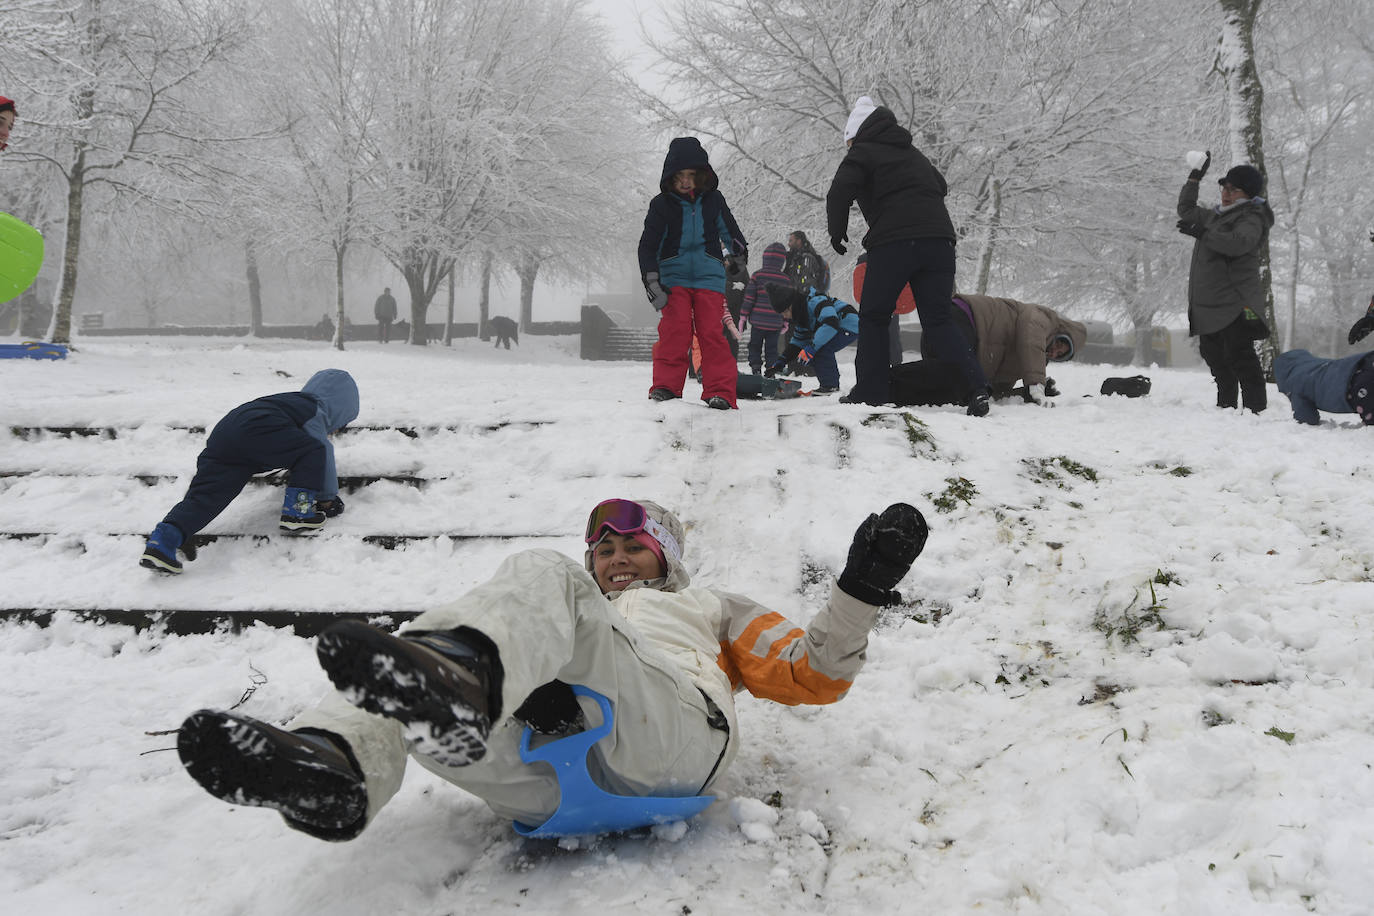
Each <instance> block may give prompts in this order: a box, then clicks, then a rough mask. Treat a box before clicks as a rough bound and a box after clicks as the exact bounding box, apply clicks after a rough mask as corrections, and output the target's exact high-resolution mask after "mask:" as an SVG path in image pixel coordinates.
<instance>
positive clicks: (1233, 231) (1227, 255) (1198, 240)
mask: <svg viewBox="0 0 1374 916" xmlns="http://www.w3.org/2000/svg"><path fill="white" fill-rule="evenodd" d="M1194 155H1197V154H1194ZM1205 157H1206V158H1204V159H1202V161H1200V162H1197V164H1196V165H1195V166H1194V168H1193V170H1192V171H1191V172H1189V173H1188V180H1187V181H1185V182H1184V183H1183V188H1182V190H1180V191H1179V192H1178V231H1179V232H1182V233H1183V234H1184V235H1186V236H1189V237H1191V238H1192V239H1194V241H1193V259H1192V265H1191V267H1190V268H1189V272H1188V333H1189V335H1191V336H1193V337H1196V338H1198V350H1199V351H1200V352H1201V354H1202V358H1203V360H1204V361H1205V362H1206V363H1207V368H1208V369H1209V370H1211V373H1212V379H1213V380H1214V381H1215V382H1216V386H1217V406H1218V407H1235V406H1236V390H1237V388H1239V390H1240V403H1241V405H1242V406H1243V407H1244V408H1245V409H1246V410H1251V411H1254V412H1255V413H1259V412H1260V411H1262V410H1264V408H1265V407H1266V406H1267V405H1268V394H1267V392H1266V390H1265V384H1264V370H1263V369H1262V368H1261V366H1260V361H1259V356H1258V355H1257V354H1256V353H1255V338H1254V337H1253V336H1252V335H1251V333H1250V326H1252V325H1253V324H1254V321H1248V322H1247V320H1246V317H1247V316H1246V312H1251V313H1252V314H1254V315H1256V316H1258V315H1262V314H1263V312H1264V287H1263V285H1262V284H1261V282H1260V252H1261V251H1263V250H1264V246H1265V243H1266V242H1267V240H1268V238H1269V227H1270V226H1272V225H1274V211H1273V210H1271V209H1270V208H1269V204H1268V203H1267V202H1266V201H1265V200H1264V198H1263V197H1261V196H1260V192H1261V191H1263V190H1264V176H1263V175H1261V174H1260V171H1259V169H1257V168H1255V167H1254V166H1253V165H1237V166H1234V167H1233V168H1232V169H1231V171H1229V172H1227V173H1226V175H1225V176H1224V177H1223V178H1221V179H1220V180H1219V181H1218V182H1217V183H1218V184H1219V185H1221V204H1220V205H1219V206H1213V207H1200V206H1198V202H1197V198H1198V186H1199V184H1200V183H1201V181H1202V178H1203V176H1204V175H1206V174H1207V167H1208V166H1209V165H1211V163H1212V154H1211V153H1206V154H1205Z"/></svg>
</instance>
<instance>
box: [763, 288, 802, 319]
mask: <svg viewBox="0 0 1374 916" xmlns="http://www.w3.org/2000/svg"><path fill="white" fill-rule="evenodd" d="M763 288H764V289H765V290H766V291H767V292H768V304H769V305H771V306H772V307H773V311H775V312H782V311H786V310H787V309H795V308H796V306H797V303H798V300H800V299H801V293H799V292H798V291H797V288H796V287H795V286H793V285H792V284H791V283H765V284H763ZM793 314H795V311H794V312H793Z"/></svg>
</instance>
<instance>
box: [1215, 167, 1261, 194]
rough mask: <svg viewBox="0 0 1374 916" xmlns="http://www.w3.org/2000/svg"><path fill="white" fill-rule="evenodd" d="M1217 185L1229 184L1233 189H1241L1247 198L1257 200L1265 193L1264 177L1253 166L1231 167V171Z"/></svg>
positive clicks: (1219, 179)
mask: <svg viewBox="0 0 1374 916" xmlns="http://www.w3.org/2000/svg"><path fill="white" fill-rule="evenodd" d="M1217 184H1229V185H1230V186H1231V187H1233V188H1240V189H1241V190H1242V191H1244V192H1245V196H1246V197H1250V198H1255V197H1259V196H1260V194H1261V192H1263V191H1264V176H1263V175H1261V174H1260V170H1259V169H1257V168H1255V167H1254V166H1253V165H1235V166H1232V167H1231V171H1229V172H1227V173H1226V174H1225V175H1223V176H1222V177H1221V178H1218V179H1217Z"/></svg>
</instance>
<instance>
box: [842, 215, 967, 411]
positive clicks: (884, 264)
mask: <svg viewBox="0 0 1374 916" xmlns="http://www.w3.org/2000/svg"><path fill="white" fill-rule="evenodd" d="M867 263H868V266H867V268H866V270H865V272H864V285H863V292H862V294H861V296H860V300H859V347H858V352H857V353H856V354H855V357H854V371H855V373H856V375H857V376H858V381H857V382H856V384H855V385H854V389H853V390H852V391H851V392H850V397H851V398H853V399H854V400H857V401H862V402H864V403H866V404H886V403H888V402H889V401H890V400H891V392H890V390H889V378H888V374H889V370H890V369H891V359H892V352H891V333H892V331H891V322H892V314H893V312H894V310H895V309H896V306H897V297H898V296H899V295H900V294H901V292H902V287H904V286H907V285H910V287H911V293H912V295H913V296H914V297H915V299H916V314H917V316H918V317H919V318H920V320H921V340H922V351H923V352H928V353H930V354H931V356H932V357H933V358H936V359H941V360H945V361H946V362H951V363H954V364H955V365H956V366H958V367H959V371H960V372H961V373H962V375H963V376H964V379H965V381H967V382H968V386H969V388H970V389H971V390H973V391H981V390H983V389H985V388H986V387H987V379H986V378H984V376H983V370H982V367H980V366H979V365H978V360H977V358H976V357H975V356H974V354H973V351H972V350H970V349H969V347H968V344H967V343H966V342H965V341H964V339H963V337H962V336H961V335H960V334H959V333H958V332H957V331H956V330H955V329H954V325H953V324H952V323H951V320H950V310H951V308H953V306H952V305H951V303H950V299H951V298H952V297H953V295H954V242H953V241H951V240H950V239H935V238H927V239H903V240H901V241H896V242H888V243H887V244H884V245H877V246H875V247H874V248H873V249H872V250H870V251H869V252H868V262H867Z"/></svg>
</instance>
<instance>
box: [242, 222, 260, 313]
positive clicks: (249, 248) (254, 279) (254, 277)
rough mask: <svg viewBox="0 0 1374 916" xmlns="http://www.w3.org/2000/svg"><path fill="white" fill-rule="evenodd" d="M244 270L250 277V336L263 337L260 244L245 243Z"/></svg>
mask: <svg viewBox="0 0 1374 916" xmlns="http://www.w3.org/2000/svg"><path fill="white" fill-rule="evenodd" d="M243 248H244V264H245V267H244V270H245V272H246V274H247V277H248V336H249V337H261V336H262V275H261V274H259V273H258V243H257V240H255V239H253V238H249V239H248V241H247V242H245V243H244V246H243Z"/></svg>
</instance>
